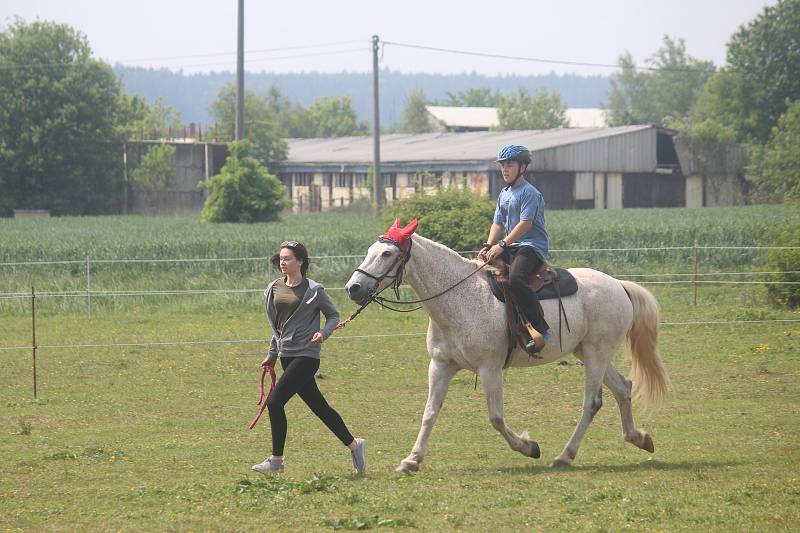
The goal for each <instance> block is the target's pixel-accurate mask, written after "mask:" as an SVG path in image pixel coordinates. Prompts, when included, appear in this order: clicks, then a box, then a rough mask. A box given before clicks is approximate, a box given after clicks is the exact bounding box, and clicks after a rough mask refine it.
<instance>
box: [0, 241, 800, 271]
mask: <svg viewBox="0 0 800 533" xmlns="http://www.w3.org/2000/svg"><path fill="white" fill-rule="evenodd" d="M695 249H696V250H800V246H700V245H698V246H658V247H635V248H564V249H558V248H556V249H551V250H550V253H551V254H553V253H576V252H643V251H671V250H695ZM457 253H458V254H460V255H472V254H477V253H478V250H463V251H460V252H457ZM270 257H271V256H270ZM270 257H209V258H172V259H157V258H153V259H90V261H91V262H92V263H109V264H113V263H211V262H225V261H268V260H269V259H270ZM363 257H364V255H363V254H359V255H318V256H311V257H310V258H311V259H313V260H326V259H358V258H363ZM87 259H89V258H87ZM87 259H76V260H63V261H21V262H8V263H0V267H5V266H31V265H59V264H64V265H71V264H84V263H86V261H87Z"/></svg>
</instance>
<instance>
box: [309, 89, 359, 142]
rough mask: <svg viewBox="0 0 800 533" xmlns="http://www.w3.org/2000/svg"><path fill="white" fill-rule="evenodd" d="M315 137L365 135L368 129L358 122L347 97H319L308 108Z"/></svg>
mask: <svg viewBox="0 0 800 533" xmlns="http://www.w3.org/2000/svg"><path fill="white" fill-rule="evenodd" d="M308 118H309V122H310V123H311V126H312V128H313V132H314V136H315V137H344V136H348V135H366V134H367V133H368V132H369V128H368V127H367V125H366V124H364V123H363V122H359V120H358V115H357V114H356V110H355V109H354V108H353V103H352V101H351V100H350V97H349V96H321V97H319V98H317V99H316V100H314V103H312V104H311V106H310V107H309V108H308Z"/></svg>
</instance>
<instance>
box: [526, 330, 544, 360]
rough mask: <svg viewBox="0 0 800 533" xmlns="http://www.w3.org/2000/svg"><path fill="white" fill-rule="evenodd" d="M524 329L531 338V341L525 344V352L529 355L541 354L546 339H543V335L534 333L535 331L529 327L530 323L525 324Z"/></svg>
mask: <svg viewBox="0 0 800 533" xmlns="http://www.w3.org/2000/svg"><path fill="white" fill-rule="evenodd" d="M525 329H527V330H528V334H529V335H530V336H531V340H529V341H528V342H526V343H525V351H526V352H528V353H529V354H530V355H534V354H537V353H539V352H541V351H542V350H543V349H544V345H545V343H546V342H547V339H545V337H544V335H542V334H541V333H539V332H538V331H536V329H535V328H534V327H533V326H531V324H530V322H525Z"/></svg>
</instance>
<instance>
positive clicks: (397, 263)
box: [344, 218, 418, 305]
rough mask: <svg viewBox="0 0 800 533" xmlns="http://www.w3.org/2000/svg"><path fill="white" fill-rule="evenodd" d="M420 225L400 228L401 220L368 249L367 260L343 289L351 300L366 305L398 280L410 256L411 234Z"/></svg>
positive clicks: (412, 224) (413, 223) (415, 221)
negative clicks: (372, 297)
mask: <svg viewBox="0 0 800 533" xmlns="http://www.w3.org/2000/svg"><path fill="white" fill-rule="evenodd" d="M417 224H418V221H417V220H416V219H414V220H412V221H411V222H409V224H408V225H407V226H406V227H404V228H401V227H400V219H399V218H398V219H397V220H395V221H394V224H393V225H392V227H390V228H389V229H388V230H387V231H386V233H384V234H383V235H381V236H380V237H379V238H378V241H377V242H376V243H374V244H373V245H372V246H370V247H369V249H368V250H367V256H366V257H365V258H364V261H362V262H361V264H360V265H359V266H358V268H357V269H356V270H355V271H354V272H353V275H352V276H350V280H349V281H348V282H347V284H346V285H345V286H344V288H345V289H346V290H347V294H348V296H350V299H351V300H353V301H354V302H356V303H358V304H360V305H364V304H365V303H367V302H368V301H369V299H370V297H371V296H373V295H374V294H377V293H379V292H380V291H382V290H383V289H385V288H386V287H388V286H389V285H391V284H392V283H395V282H397V281H398V280H399V278H400V277H401V276H402V272H403V267H404V266H405V264H406V261H408V258H409V257H410V254H411V235H413V234H414V230H416V229H417Z"/></svg>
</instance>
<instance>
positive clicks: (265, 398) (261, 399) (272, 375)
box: [250, 363, 275, 429]
mask: <svg viewBox="0 0 800 533" xmlns="http://www.w3.org/2000/svg"><path fill="white" fill-rule="evenodd" d="M261 366H262V367H263V370H262V371H261V381H260V383H259V384H258V390H259V396H258V405H260V406H261V409H259V411H258V414H257V415H256V417H255V418H254V419H253V421H252V422H250V429H253V428H254V427H256V424H257V423H258V419H259V418H261V415H262V414H263V413H264V409H265V408H266V407H267V402H268V401H269V397H270V396H272V391H273V390H274V389H275V369H274V368H272V366H271V365H269V364H267V363H264V364H263V365H261ZM267 373H269V380H270V384H269V392H267V393H266V394H265V393H264V378H265V377H266V375H267ZM262 402H263V403H262Z"/></svg>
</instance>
